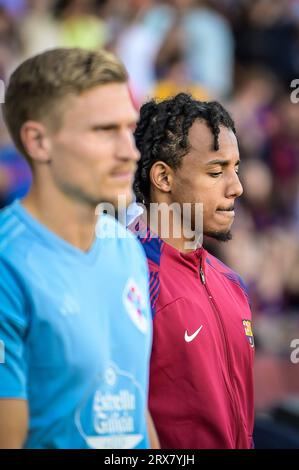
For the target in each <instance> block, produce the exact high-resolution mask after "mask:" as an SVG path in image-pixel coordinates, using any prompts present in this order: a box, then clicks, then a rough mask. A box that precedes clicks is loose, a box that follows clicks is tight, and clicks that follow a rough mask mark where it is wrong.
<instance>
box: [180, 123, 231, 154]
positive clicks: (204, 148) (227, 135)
mask: <svg viewBox="0 0 299 470" xmlns="http://www.w3.org/2000/svg"><path fill="white" fill-rule="evenodd" d="M219 129H220V133H219V135H218V141H219V149H218V150H217V151H215V150H214V149H213V146H214V136H213V134H212V131H211V129H210V128H209V127H208V125H207V124H206V123H205V122H203V121H199V120H196V121H195V122H194V123H193V125H192V126H191V128H190V130H189V134H188V139H189V143H190V147H191V148H190V152H189V154H190V156H193V157H194V158H195V159H196V160H197V161H198V162H199V163H207V162H208V161H209V160H215V158H218V157H219V158H220V157H221V158H222V159H225V160H232V161H233V160H238V158H239V149H238V142H237V139H236V136H235V134H234V133H233V131H232V130H231V129H227V128H226V127H224V126H221V125H220V127H219ZM186 156H187V155H186Z"/></svg>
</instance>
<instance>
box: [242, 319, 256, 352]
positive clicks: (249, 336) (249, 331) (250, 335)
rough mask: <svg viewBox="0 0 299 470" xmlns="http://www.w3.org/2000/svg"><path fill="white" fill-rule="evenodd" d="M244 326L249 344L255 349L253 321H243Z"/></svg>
mask: <svg viewBox="0 0 299 470" xmlns="http://www.w3.org/2000/svg"><path fill="white" fill-rule="evenodd" d="M243 326H244V330H245V335H246V337H247V339H248V341H249V344H250V346H251V347H252V348H254V338H253V333H252V328H251V320H243Z"/></svg>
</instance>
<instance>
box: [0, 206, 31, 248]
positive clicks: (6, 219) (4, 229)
mask: <svg viewBox="0 0 299 470" xmlns="http://www.w3.org/2000/svg"><path fill="white" fill-rule="evenodd" d="M17 204H18V203H17V202H14V203H13V204H11V205H10V206H7V207H6V208H5V209H2V210H1V211H0V257H5V256H7V255H8V256H9V255H10V254H13V253H14V252H15V249H16V244H19V240H20V237H21V236H22V234H23V233H24V232H25V230H26V227H25V225H24V224H23V223H22V221H21V220H20V218H19V217H18V215H17V211H16V207H17Z"/></svg>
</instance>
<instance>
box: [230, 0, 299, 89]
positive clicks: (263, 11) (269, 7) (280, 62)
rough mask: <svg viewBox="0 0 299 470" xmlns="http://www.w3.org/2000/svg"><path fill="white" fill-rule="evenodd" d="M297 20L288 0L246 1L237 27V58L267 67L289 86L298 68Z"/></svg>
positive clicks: (246, 63)
mask: <svg viewBox="0 0 299 470" xmlns="http://www.w3.org/2000/svg"><path fill="white" fill-rule="evenodd" d="M294 6H295V5H294V4H293V8H294ZM297 23H298V17H297V18H295V17H294V15H293V14H292V1H290V0H275V1H273V0H252V1H247V2H246V7H244V9H243V18H242V20H241V21H240V22H239V23H238V25H237V28H236V44H237V51H236V52H237V59H238V60H239V61H240V62H242V63H243V64H245V65H248V64H252V63H254V64H256V65H263V66H266V67H268V68H269V70H271V71H272V72H273V73H275V75H276V76H277V77H278V78H280V79H281V80H282V82H283V83H284V85H285V86H286V87H288V86H289V83H290V81H291V80H292V79H293V78H295V77H296V74H298V71H299V61H298V24H297Z"/></svg>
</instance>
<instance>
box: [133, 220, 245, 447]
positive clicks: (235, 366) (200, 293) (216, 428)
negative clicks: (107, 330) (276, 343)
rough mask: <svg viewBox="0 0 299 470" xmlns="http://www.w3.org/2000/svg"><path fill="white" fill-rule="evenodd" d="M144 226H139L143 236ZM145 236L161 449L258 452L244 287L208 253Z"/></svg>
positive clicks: (153, 399) (153, 402)
mask: <svg viewBox="0 0 299 470" xmlns="http://www.w3.org/2000/svg"><path fill="white" fill-rule="evenodd" d="M141 223H142V222H141V221H139V222H138V221H137V223H136V221H135V222H134V231H135V232H136V233H137V234H138V231H139V233H140V224H141ZM131 229H132V227H131ZM145 233H146V234H145ZM145 233H144V234H143V235H142V238H141V237H140V235H139V239H140V241H141V243H142V245H143V247H144V250H145V252H146V256H147V259H148V264H149V270H150V297H151V305H152V314H153V325H154V334H153V349H152V355H151V367H150V388H149V409H150V412H151V414H152V417H153V420H154V423H155V426H156V429H157V432H158V435H159V438H160V443H161V447H162V448H177V449H180V448H181V449H190V448H191V449H196V448H200V449H204V448H210V449H212V448H218V449H225V448H230V449H231V448H234V449H240V448H251V447H252V432H253V419H254V410H253V370H252V369H253V359H254V342H253V335H252V329H251V311H250V307H249V303H248V296H247V292H246V289H245V286H244V284H243V282H242V280H241V278H240V277H239V276H238V275H237V274H235V273H234V272H233V271H232V270H231V269H229V268H228V267H227V266H225V265H224V264H223V263H222V262H220V261H219V260H218V259H217V258H215V257H214V256H212V255H210V254H209V253H208V252H207V251H206V250H205V249H204V248H202V247H201V248H198V249H197V250H195V251H193V252H189V253H181V252H179V251H178V250H176V249H175V248H173V247H171V246H170V245H168V244H166V243H165V242H163V241H162V240H161V239H160V238H158V237H157V236H156V235H154V234H153V233H152V232H151V231H150V230H149V229H146V230H145Z"/></svg>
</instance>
